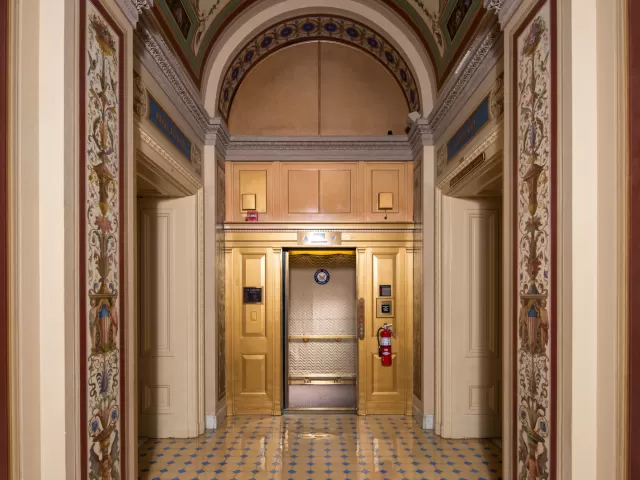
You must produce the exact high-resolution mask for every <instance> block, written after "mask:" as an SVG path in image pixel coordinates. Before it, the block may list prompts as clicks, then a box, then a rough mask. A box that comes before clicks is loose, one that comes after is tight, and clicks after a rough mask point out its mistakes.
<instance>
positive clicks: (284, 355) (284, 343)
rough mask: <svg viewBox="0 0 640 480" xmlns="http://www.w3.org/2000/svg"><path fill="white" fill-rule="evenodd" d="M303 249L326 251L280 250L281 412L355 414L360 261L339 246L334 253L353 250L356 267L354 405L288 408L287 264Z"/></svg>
mask: <svg viewBox="0 0 640 480" xmlns="http://www.w3.org/2000/svg"><path fill="white" fill-rule="evenodd" d="M304 250H308V251H310V252H313V251H315V252H317V251H320V250H322V251H327V248H322V247H316V248H313V247H312V248H284V249H283V250H282V327H281V328H282V388H283V391H282V412H283V413H299V412H332V413H337V412H341V413H354V414H357V413H358V405H359V398H358V392H359V381H360V375H359V372H360V368H359V367H360V340H359V338H358V334H357V330H358V325H357V321H358V319H357V315H358V307H357V304H358V299H359V298H360V294H361V292H360V291H359V288H358V286H359V285H358V279H359V278H360V277H359V268H360V266H361V265H360V263H359V262H358V252H357V249H356V248H353V247H352V248H339V249H336V253H337V252H343V251H345V250H349V251H352V252H353V255H354V257H355V262H356V267H355V274H356V275H355V280H354V281H355V293H356V295H355V298H354V299H353V300H354V311H355V315H356V319H355V320H356V337H355V344H356V373H355V383H354V384H355V388H356V402H355V406H354V407H353V408H348V407H345V408H342V407H338V408H324V407H318V408H315V407H314V408H289V407H288V405H289V311H290V307H289V301H290V298H291V295H290V283H289V276H290V266H289V252H291V251H304Z"/></svg>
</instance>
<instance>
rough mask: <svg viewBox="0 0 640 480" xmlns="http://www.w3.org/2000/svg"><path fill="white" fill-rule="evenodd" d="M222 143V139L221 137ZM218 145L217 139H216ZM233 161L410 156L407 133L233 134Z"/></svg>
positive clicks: (228, 147)
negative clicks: (305, 135)
mask: <svg viewBox="0 0 640 480" xmlns="http://www.w3.org/2000/svg"><path fill="white" fill-rule="evenodd" d="M221 143H225V142H224V140H223V141H222V142H221ZM216 145H217V142H216ZM225 148H226V159H227V160H232V161H255V160H271V159H273V160H278V159H296V160H303V161H317V160H336V161H338V160H384V161H408V160H412V159H413V154H412V148H411V144H410V142H409V139H408V137H406V136H404V135H403V136H389V137H387V136H382V137H368V138H367V137H306V138H305V137H245V136H241V137H234V136H231V137H230V138H229V141H228V143H226V145H225Z"/></svg>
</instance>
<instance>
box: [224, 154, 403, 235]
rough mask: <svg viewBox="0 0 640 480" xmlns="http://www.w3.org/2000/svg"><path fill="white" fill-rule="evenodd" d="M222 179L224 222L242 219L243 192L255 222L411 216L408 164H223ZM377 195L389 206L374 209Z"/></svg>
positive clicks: (399, 219) (378, 219)
mask: <svg viewBox="0 0 640 480" xmlns="http://www.w3.org/2000/svg"><path fill="white" fill-rule="evenodd" d="M226 177H227V178H226V188H227V191H226V213H227V215H226V221H227V222H244V221H245V218H246V215H247V211H246V210H243V209H242V208H243V206H242V199H243V195H251V196H255V209H256V211H257V212H258V215H259V220H260V222H296V223H298V222H300V223H313V222H343V223H344V222H361V223H362V222H385V221H386V222H411V221H412V220H413V188H412V184H413V162H227V169H226ZM379 193H391V195H392V208H391V209H389V210H381V209H380V208H378V194H379ZM385 215H386V217H387V220H385V219H384V217H385Z"/></svg>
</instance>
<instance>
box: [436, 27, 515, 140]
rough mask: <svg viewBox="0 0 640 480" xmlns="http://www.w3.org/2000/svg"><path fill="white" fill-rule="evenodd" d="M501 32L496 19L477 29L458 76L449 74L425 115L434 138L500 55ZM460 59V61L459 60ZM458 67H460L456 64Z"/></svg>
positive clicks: (441, 131)
mask: <svg viewBox="0 0 640 480" xmlns="http://www.w3.org/2000/svg"><path fill="white" fill-rule="evenodd" d="M501 45H502V31H501V30H500V24H499V23H498V21H497V19H495V18H494V19H492V21H490V22H488V23H486V24H485V25H484V28H480V30H479V33H478V35H477V37H476V39H475V40H474V42H473V44H472V45H471V48H470V49H469V50H468V53H467V54H466V55H465V56H464V57H463V58H465V57H469V59H468V60H467V61H466V62H467V63H466V64H465V65H464V67H463V70H462V72H461V73H460V75H457V76H453V77H452V78H451V79H450V80H449V81H448V82H447V84H446V85H445V87H444V88H443V94H442V95H440V97H439V100H438V101H437V103H436V105H435V106H434V108H433V110H432V111H431V113H430V114H429V117H428V123H429V126H430V127H431V129H432V131H433V137H434V139H435V140H436V141H437V140H438V139H439V138H440V136H441V135H442V134H443V133H444V130H445V129H446V128H447V126H448V125H449V123H450V122H451V120H452V119H453V117H454V116H455V115H456V114H457V113H458V112H459V111H460V108H461V107H462V105H463V104H464V103H466V101H467V100H468V98H469V97H470V96H471V95H472V94H473V92H474V90H475V89H476V88H477V87H478V85H479V84H480V83H481V82H482V80H483V79H484V77H485V76H486V74H487V73H488V72H489V70H490V69H491V68H493V66H494V65H495V64H496V63H497V61H498V60H499V59H500V57H501V56H502V49H501V48H500V47H501ZM463 61H464V60H463ZM458 68H460V67H458Z"/></svg>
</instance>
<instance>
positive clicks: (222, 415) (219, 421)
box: [205, 402, 227, 430]
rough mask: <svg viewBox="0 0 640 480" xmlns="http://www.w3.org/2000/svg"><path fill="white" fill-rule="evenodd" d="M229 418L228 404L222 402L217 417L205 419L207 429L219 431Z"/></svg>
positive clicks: (212, 416)
mask: <svg viewBox="0 0 640 480" xmlns="http://www.w3.org/2000/svg"><path fill="white" fill-rule="evenodd" d="M226 418H227V403H226V402H222V403H221V404H220V405H219V408H218V411H217V412H216V414H215V415H207V416H206V417H205V428H206V429H207V430H217V429H218V428H220V427H221V426H222V425H224V422H225V420H226Z"/></svg>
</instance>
